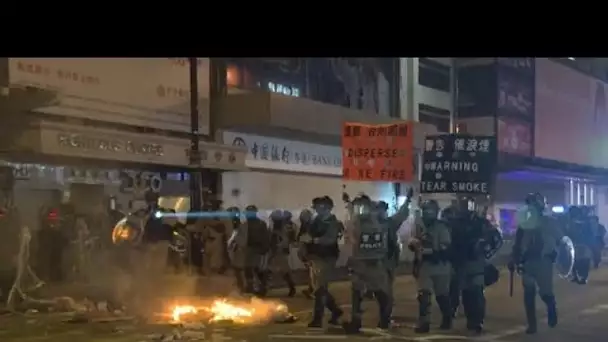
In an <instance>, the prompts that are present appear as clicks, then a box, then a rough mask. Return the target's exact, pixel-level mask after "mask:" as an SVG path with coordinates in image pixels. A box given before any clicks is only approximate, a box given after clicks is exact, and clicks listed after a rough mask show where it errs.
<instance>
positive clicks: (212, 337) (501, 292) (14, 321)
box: [0, 269, 608, 342]
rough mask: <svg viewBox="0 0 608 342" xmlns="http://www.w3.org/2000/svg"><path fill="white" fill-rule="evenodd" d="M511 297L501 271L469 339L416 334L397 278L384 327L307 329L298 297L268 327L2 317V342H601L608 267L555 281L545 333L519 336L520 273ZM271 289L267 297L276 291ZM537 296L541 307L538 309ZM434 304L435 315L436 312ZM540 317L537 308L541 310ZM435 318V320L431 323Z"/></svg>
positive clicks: (412, 309)
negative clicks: (392, 323) (553, 314)
mask: <svg viewBox="0 0 608 342" xmlns="http://www.w3.org/2000/svg"><path fill="white" fill-rule="evenodd" d="M515 284H516V288H515V291H514V297H513V298H510V297H509V295H508V273H506V272H505V273H503V275H502V279H501V281H500V282H499V283H498V284H496V285H494V286H493V287H491V288H489V289H487V291H486V293H487V298H488V308H487V319H486V330H485V332H484V333H483V334H481V335H478V336H473V335H471V334H469V333H467V331H466V330H465V329H464V320H463V318H462V317H459V318H458V319H457V320H456V322H455V327H454V329H453V330H452V331H449V332H440V331H438V330H434V331H432V332H431V333H430V334H428V335H418V336H417V335H415V334H414V333H413V331H412V327H413V324H414V323H415V317H416V312H417V307H416V306H417V303H416V300H415V287H414V283H413V279H412V278H411V276H401V277H400V278H398V280H397V283H396V289H397V291H396V293H397V301H396V308H395V316H396V319H397V323H398V324H397V326H396V327H394V328H393V329H391V331H390V332H388V333H387V332H380V331H377V330H375V329H372V328H373V327H375V324H376V319H377V318H376V315H375V312H376V308H375V305H374V303H373V302H369V303H366V306H365V307H366V313H365V322H364V324H365V326H367V327H369V329H364V333H363V334H361V335H355V336H345V335H344V334H343V333H341V331H340V330H339V329H334V328H329V329H326V330H325V331H308V330H307V328H306V323H307V322H308V320H309V319H310V311H309V309H308V306H309V305H310V304H311V303H310V302H309V301H307V300H305V299H304V298H302V297H298V298H294V299H291V300H289V301H288V305H289V307H290V308H291V310H292V312H293V313H294V314H295V315H296V316H297V317H298V318H299V320H298V321H297V322H296V323H291V324H289V323H285V324H273V325H269V326H263V327H238V326H232V325H216V326H211V325H210V326H206V327H182V328H173V327H168V326H158V325H143V324H135V323H132V322H115V323H96V324H94V323H80V324H77V323H73V324H67V323H60V322H56V323H52V322H48V320H45V319H44V318H40V316H38V318H22V317H19V318H17V317H4V318H2V319H1V320H0V322H1V323H0V324H2V325H1V326H0V339H2V341H7V342H8V341H17V340H20V341H52V342H54V341H57V342H59V341H67V340H70V341H94V342H97V341H154V340H159V341H174V340H202V341H228V340H232V341H253V342H262V341H269V340H274V341H295V340H298V341H300V340H301V341H306V340H310V341H333V340H347V339H348V340H402V341H430V340H437V341H452V340H454V341H456V340H471V341H516V340H517V341H519V340H524V341H525V340H527V339H530V340H532V339H538V338H540V337H542V338H543V339H544V340H551V341H556V342H560V341H564V342H565V341H572V340H574V339H579V338H583V339H584V340H585V341H589V342H595V341H597V342H600V341H605V334H606V333H608V327H606V326H602V323H603V322H605V320H603V319H602V318H603V317H605V316H604V315H605V312H608V293H606V291H605V290H604V287H605V285H606V284H608V270H606V269H600V270H599V271H596V272H594V273H593V275H592V278H591V281H590V282H589V284H588V285H587V286H581V285H575V284H571V283H570V282H568V281H564V280H561V279H558V280H556V295H557V298H558V305H559V310H560V324H559V325H558V327H557V328H555V329H551V330H549V329H548V328H547V327H546V325H545V324H542V323H544V318H540V319H539V323H541V324H539V332H538V334H537V335H536V336H531V337H528V336H526V335H525V334H523V330H524V329H525V327H524V316H523V307H522V303H521V302H522V299H521V288H520V284H519V278H517V279H516V280H515ZM348 289H349V286H348V283H346V282H339V283H336V284H334V285H333V288H332V292H333V293H334V294H335V295H336V296H337V297H338V300H339V302H340V303H342V304H343V308H344V309H345V311H346V313H347V315H348V312H349V306H348V300H347V298H348V296H349V293H348V292H349V291H348ZM281 292H282V291H281V290H275V291H274V292H273V293H271V295H280V294H281ZM541 304H542V303H541V302H540V300H539V305H538V309H539V312H540V310H541V309H542V308H543V307H542V305H541ZM437 311H438V310H437V309H436V308H434V314H435V315H436V314H437ZM539 315H541V317H542V313H539ZM438 320H439V317H437V316H435V317H434V323H437V322H438Z"/></svg>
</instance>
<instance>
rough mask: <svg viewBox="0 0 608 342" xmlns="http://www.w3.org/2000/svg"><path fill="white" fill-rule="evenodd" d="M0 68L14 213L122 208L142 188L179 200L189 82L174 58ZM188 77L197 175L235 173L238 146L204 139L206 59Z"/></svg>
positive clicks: (43, 61) (38, 62)
mask: <svg viewBox="0 0 608 342" xmlns="http://www.w3.org/2000/svg"><path fill="white" fill-rule="evenodd" d="M0 62H1V63H3V68H2V70H3V71H4V72H3V73H2V74H1V75H0V82H1V85H2V89H3V91H2V94H1V96H0V97H1V99H0V104H1V107H0V112H1V114H2V116H3V122H5V123H8V124H5V125H3V127H0V130H2V131H3V133H4V136H10V137H11V139H9V140H10V141H3V144H4V146H2V149H3V152H4V156H3V157H2V158H3V162H4V163H5V164H9V165H12V166H14V170H15V176H16V179H17V181H16V183H17V184H16V189H17V190H19V191H17V192H16V193H15V200H16V202H17V203H16V204H17V206H18V207H19V208H20V210H21V211H22V213H23V212H24V213H25V215H22V216H23V217H26V218H28V217H29V218H33V221H35V218H36V217H37V214H38V212H39V210H40V207H41V206H42V205H43V203H48V202H52V201H56V200H57V199H58V198H64V197H71V200H70V201H71V202H72V203H74V204H75V205H76V206H81V207H82V208H77V210H79V211H83V212H88V211H91V210H97V209H95V208H94V207H96V206H97V207H100V206H102V204H103V203H105V202H106V200H107V198H108V197H114V198H116V199H118V202H120V203H119V205H120V206H122V208H123V209H125V210H126V209H128V207H129V206H130V205H131V204H132V203H131V202H132V201H133V200H134V199H135V197H138V196H140V195H141V194H142V193H143V192H145V190H153V191H157V192H159V194H160V195H161V196H172V197H175V198H183V197H186V198H187V196H188V192H189V191H188V180H189V177H188V170H189V169H190V167H189V157H188V153H187V152H188V150H189V148H190V139H189V132H190V129H191V127H190V106H189V84H190V82H189V69H188V67H187V63H186V62H185V61H184V60H183V59H173V58H111V59H108V58H9V59H4V60H2V61H0ZM198 80H199V85H198V88H199V93H200V99H199V102H200V106H199V123H200V127H199V131H200V132H201V141H202V142H201V143H200V145H199V149H200V150H201V152H202V153H201V155H202V163H201V167H202V168H203V169H204V170H207V171H205V172H204V174H205V175H206V177H204V178H207V179H212V178H213V176H212V175H213V173H215V172H218V171H219V170H243V169H245V168H246V167H245V164H244V162H245V151H244V150H243V149H241V148H238V147H233V146H231V145H223V144H220V143H215V142H213V141H205V139H204V136H205V135H209V133H210V130H209V88H210V87H209V59H205V58H202V59H199V75H198ZM134 183H135V184H134ZM83 189H84V190H83ZM89 197H94V198H95V199H89ZM85 199H86V200H85ZM173 202H175V201H173ZM32 226H35V224H34V222H32Z"/></svg>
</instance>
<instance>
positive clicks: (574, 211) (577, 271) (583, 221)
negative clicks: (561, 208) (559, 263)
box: [567, 207, 595, 285]
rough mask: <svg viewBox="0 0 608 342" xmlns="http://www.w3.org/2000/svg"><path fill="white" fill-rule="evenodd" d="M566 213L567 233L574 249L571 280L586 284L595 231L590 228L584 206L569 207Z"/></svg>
mask: <svg viewBox="0 0 608 342" xmlns="http://www.w3.org/2000/svg"><path fill="white" fill-rule="evenodd" d="M568 214H569V220H568V231H567V234H568V236H569V237H570V239H572V242H573V243H574V247H575V249H576V253H575V256H576V260H575V261H574V269H573V272H572V273H573V274H572V281H573V282H575V283H578V284H581V285H584V284H587V279H588V278H589V270H590V269H591V259H592V257H593V246H594V244H595V232H593V230H592V228H593V226H592V224H591V221H590V220H589V217H588V216H587V213H586V208H581V207H571V208H570V210H569V212H568Z"/></svg>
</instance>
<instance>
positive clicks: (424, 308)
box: [408, 200, 452, 333]
mask: <svg viewBox="0 0 608 342" xmlns="http://www.w3.org/2000/svg"><path fill="white" fill-rule="evenodd" d="M421 209H422V217H421V219H419V220H417V222H416V223H415V232H414V236H413V238H412V239H411V240H410V242H409V244H408V248H409V249H410V250H411V251H413V252H414V253H415V254H416V256H415V258H416V260H417V261H416V265H417V266H416V268H415V270H414V276H415V277H416V281H417V286H418V304H419V311H418V324H417V325H416V329H415V331H416V332H417V333H428V332H429V331H430V308H431V295H432V293H433V292H434V293H435V299H436V301H437V304H438V305H439V309H440V310H441V315H442V321H441V326H440V329H450V328H451V326H452V312H451V308H450V298H449V290H450V275H451V272H452V266H451V263H450V260H449V259H450V247H451V244H452V241H451V237H450V230H449V228H448V227H447V225H446V224H445V222H443V221H440V220H439V219H438V215H439V204H438V203H437V201H435V200H430V201H425V202H424V203H423V204H422V206H421Z"/></svg>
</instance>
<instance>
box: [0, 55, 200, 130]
mask: <svg viewBox="0 0 608 342" xmlns="http://www.w3.org/2000/svg"><path fill="white" fill-rule="evenodd" d="M198 63H199V68H198V83H199V84H198V92H199V94H200V97H201V98H207V97H208V94H209V59H208V58H199V60H198ZM188 64H189V63H188V60H187V59H184V58H9V59H8V83H9V86H10V87H35V88H41V89H45V90H49V91H51V92H56V93H57V94H58V96H57V98H56V99H55V101H53V103H52V105H49V106H44V107H41V108H36V111H40V112H43V113H46V114H51V115H61V116H67V117H76V118H79V119H92V120H99V121H106V122H114V123H120V124H130V125H134V126H141V127H153V128H157V129H164V130H173V131H180V132H187V131H189V130H190V106H189V99H190V77H189V73H188ZM199 116H200V118H199V123H200V131H201V133H203V134H207V133H209V125H208V123H209V122H208V119H209V116H208V111H207V110H205V108H203V107H202V108H201V109H200V110H199Z"/></svg>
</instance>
